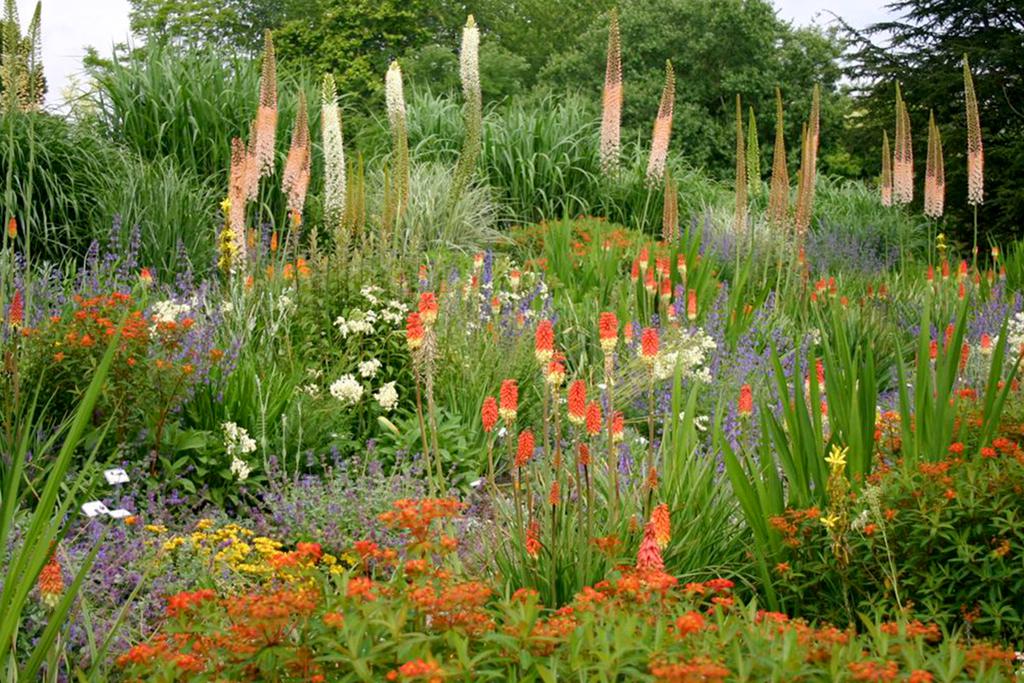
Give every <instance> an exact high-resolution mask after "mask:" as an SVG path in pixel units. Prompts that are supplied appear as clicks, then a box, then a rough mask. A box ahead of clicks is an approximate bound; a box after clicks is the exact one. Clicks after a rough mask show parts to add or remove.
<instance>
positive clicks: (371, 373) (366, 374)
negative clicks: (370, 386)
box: [359, 358, 381, 379]
mask: <svg viewBox="0 0 1024 683" xmlns="http://www.w3.org/2000/svg"><path fill="white" fill-rule="evenodd" d="M380 367H381V362H380V361H379V360H377V359H376V358H371V359H370V360H366V361H363V362H362V363H360V364H359V376H360V377H362V378H363V379H373V378H374V377H376V376H377V371H378V370H380Z"/></svg>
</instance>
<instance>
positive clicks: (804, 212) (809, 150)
mask: <svg viewBox="0 0 1024 683" xmlns="http://www.w3.org/2000/svg"><path fill="white" fill-rule="evenodd" d="M820 118H821V90H820V88H818V85H817V84H815V86H814V93H813V95H812V97H811V115H810V117H809V119H808V121H807V133H806V135H804V136H803V154H802V157H801V167H800V186H799V189H798V191H797V198H796V220H795V224H796V233H797V240H798V242H799V243H800V244H802V243H803V237H804V235H805V234H807V229H808V228H809V227H810V226H811V216H812V215H813V213H814V189H815V184H816V182H817V174H818V142H819V139H820V137H821V133H820V127H821V122H820Z"/></svg>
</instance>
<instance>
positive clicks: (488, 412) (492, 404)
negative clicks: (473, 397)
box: [480, 396, 498, 434]
mask: <svg viewBox="0 0 1024 683" xmlns="http://www.w3.org/2000/svg"><path fill="white" fill-rule="evenodd" d="M480 422H481V423H482V424H483V426H484V433H486V434H490V433H491V432H492V431H494V425H495V424H497V422H498V402H497V401H495V400H494V397H493V396H488V397H487V398H485V399H484V405H483V407H482V408H480Z"/></svg>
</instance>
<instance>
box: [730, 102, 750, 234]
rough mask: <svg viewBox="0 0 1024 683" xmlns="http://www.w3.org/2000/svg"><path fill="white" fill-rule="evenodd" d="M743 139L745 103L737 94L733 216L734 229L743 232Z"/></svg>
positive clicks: (745, 204) (744, 212) (744, 180)
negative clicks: (734, 202) (734, 203)
mask: <svg viewBox="0 0 1024 683" xmlns="http://www.w3.org/2000/svg"><path fill="white" fill-rule="evenodd" d="M745 151H746V150H745V148H744V139H743V105H742V103H741V102H740V96H739V94H738V93H737V95H736V212H735V213H734V214H733V218H732V230H733V233H734V234H736V235H741V234H743V232H744V230H745V229H746V227H747V161H746V158H745Z"/></svg>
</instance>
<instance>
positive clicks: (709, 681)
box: [649, 657, 732, 683]
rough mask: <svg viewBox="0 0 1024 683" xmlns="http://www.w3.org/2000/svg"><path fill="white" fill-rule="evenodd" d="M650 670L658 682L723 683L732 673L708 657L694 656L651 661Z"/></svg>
mask: <svg viewBox="0 0 1024 683" xmlns="http://www.w3.org/2000/svg"><path fill="white" fill-rule="evenodd" d="M649 671H650V672H651V675H652V676H654V680H655V681H656V682H657V683H698V682H701V681H702V682H704V683H723V682H724V681H725V680H726V679H727V678H728V677H729V676H730V675H732V671H730V670H729V669H728V668H727V667H725V666H722V665H721V664H719V663H717V662H715V661H713V660H711V659H709V658H707V657H694V658H693V659H687V660H683V661H681V662H664V661H660V660H658V661H654V662H651V664H650V667H649Z"/></svg>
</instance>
